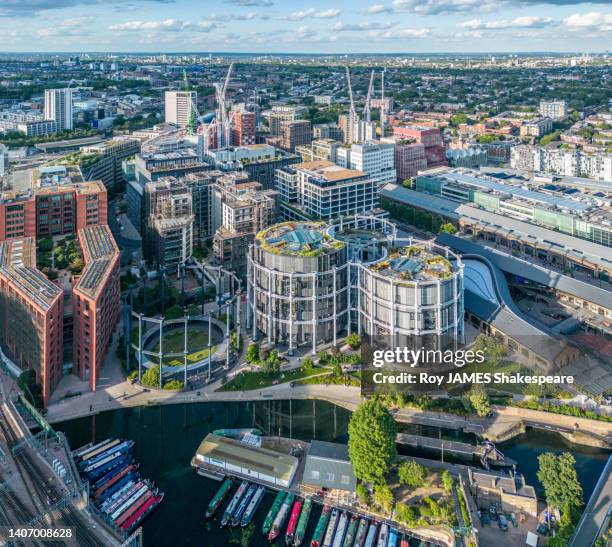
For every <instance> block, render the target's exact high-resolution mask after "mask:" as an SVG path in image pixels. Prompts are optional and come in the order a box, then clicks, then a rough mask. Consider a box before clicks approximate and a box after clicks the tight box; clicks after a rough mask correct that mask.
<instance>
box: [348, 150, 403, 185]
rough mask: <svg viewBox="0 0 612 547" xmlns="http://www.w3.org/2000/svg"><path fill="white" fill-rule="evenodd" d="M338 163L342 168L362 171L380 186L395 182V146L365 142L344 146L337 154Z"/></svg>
mask: <svg viewBox="0 0 612 547" xmlns="http://www.w3.org/2000/svg"><path fill="white" fill-rule="evenodd" d="M336 154H337V156H336V163H337V164H338V165H340V166H341V167H346V168H348V169H354V170H357V171H361V172H363V173H365V174H366V175H368V176H369V177H370V178H372V179H374V180H375V181H376V184H377V185H378V186H382V185H383V184H386V183H388V182H395V180H396V178H397V172H396V170H395V144H394V143H393V142H383V141H365V142H363V143H359V144H357V143H353V144H352V145H351V146H350V147H348V146H343V147H340V148H338V150H337V152H336Z"/></svg>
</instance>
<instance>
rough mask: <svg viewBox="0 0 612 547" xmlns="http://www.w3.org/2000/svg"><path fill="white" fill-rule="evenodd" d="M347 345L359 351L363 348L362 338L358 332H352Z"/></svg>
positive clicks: (347, 338) (347, 339)
mask: <svg viewBox="0 0 612 547" xmlns="http://www.w3.org/2000/svg"><path fill="white" fill-rule="evenodd" d="M346 343H347V344H348V345H349V346H350V348H351V349H357V348H359V346H361V336H359V334H357V333H356V332H351V334H349V335H348V336H347V337H346Z"/></svg>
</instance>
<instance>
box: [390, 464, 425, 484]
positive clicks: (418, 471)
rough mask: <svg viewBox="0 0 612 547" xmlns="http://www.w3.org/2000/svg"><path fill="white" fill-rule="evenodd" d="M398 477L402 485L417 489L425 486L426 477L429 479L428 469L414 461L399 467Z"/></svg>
mask: <svg viewBox="0 0 612 547" xmlns="http://www.w3.org/2000/svg"><path fill="white" fill-rule="evenodd" d="M397 476H398V478H399V481H400V483H401V484H405V485H406V486H410V487H412V488H416V487H417V486H421V485H422V484H423V481H424V480H425V477H427V469H425V467H423V466H422V465H421V464H418V463H417V462H415V461H414V460H412V461H409V462H404V463H402V464H401V465H400V466H399V469H398V470H397Z"/></svg>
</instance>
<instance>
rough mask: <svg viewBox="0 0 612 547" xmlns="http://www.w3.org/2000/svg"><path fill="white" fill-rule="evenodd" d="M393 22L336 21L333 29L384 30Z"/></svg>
mask: <svg viewBox="0 0 612 547" xmlns="http://www.w3.org/2000/svg"><path fill="white" fill-rule="evenodd" d="M392 26H393V23H336V24H335V25H334V26H333V30H335V31H338V32H346V31H357V32H359V31H367V30H385V29H388V28H391V27H392Z"/></svg>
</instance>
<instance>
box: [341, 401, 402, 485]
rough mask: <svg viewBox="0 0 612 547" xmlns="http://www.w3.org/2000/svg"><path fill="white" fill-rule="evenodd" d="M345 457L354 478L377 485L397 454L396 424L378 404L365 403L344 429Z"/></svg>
mask: <svg viewBox="0 0 612 547" xmlns="http://www.w3.org/2000/svg"><path fill="white" fill-rule="evenodd" d="M348 433H349V458H350V460H351V464H352V466H353V472H354V473H355V476H356V477H357V478H358V479H361V480H365V481H373V482H380V481H381V480H382V479H383V478H384V476H385V473H386V471H387V469H388V468H389V465H390V464H391V463H392V462H393V460H394V459H395V457H396V455H397V448H396V446H395V437H396V436H397V425H396V423H395V421H394V420H393V416H392V415H391V413H390V412H389V409H388V408H387V407H385V406H384V405H383V404H382V403H381V402H379V401H377V400H375V399H371V400H368V401H365V402H364V403H362V404H361V405H359V407H358V408H357V410H355V412H353V414H352V416H351V419H350V421H349V426H348Z"/></svg>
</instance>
